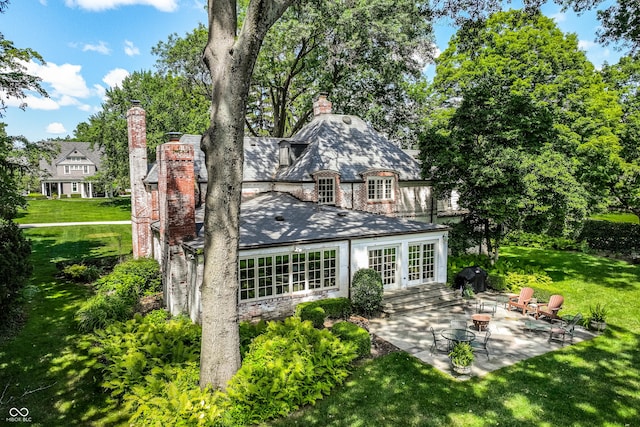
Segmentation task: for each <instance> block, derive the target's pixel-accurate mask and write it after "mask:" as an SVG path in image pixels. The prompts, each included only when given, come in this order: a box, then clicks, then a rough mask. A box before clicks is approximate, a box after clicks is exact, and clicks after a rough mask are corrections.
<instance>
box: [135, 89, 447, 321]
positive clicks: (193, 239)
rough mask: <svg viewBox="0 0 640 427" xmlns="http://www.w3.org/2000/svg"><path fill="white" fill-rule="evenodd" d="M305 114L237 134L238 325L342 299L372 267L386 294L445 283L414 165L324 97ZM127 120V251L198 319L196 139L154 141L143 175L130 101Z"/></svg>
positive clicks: (201, 189)
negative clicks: (158, 271)
mask: <svg viewBox="0 0 640 427" xmlns="http://www.w3.org/2000/svg"><path fill="white" fill-rule="evenodd" d="M314 112H315V117H314V119H313V120H312V121H311V123H309V124H308V125H307V126H306V127H304V128H303V129H302V130H301V131H300V132H299V133H298V134H296V135H294V136H293V137H291V138H245V144H244V146H245V161H244V173H243V187H242V194H243V202H242V206H241V213H240V248H239V249H240V253H239V265H238V276H239V281H240V283H239V294H238V301H239V313H240V316H241V318H242V319H253V318H276V317H282V316H286V315H290V314H291V313H292V312H293V310H294V309H295V305H296V304H298V303H300V302H303V301H310V300H317V299H322V298H328V297H338V296H342V297H348V296H349V289H350V284H351V278H352V277H353V274H354V273H355V271H357V270H358V269H361V268H373V269H375V270H377V271H378V272H379V273H380V274H381V276H382V279H383V283H384V289H385V291H388V290H394V289H401V288H407V287H411V286H415V285H424V284H434V285H435V284H437V283H443V282H445V281H446V274H447V268H446V266H447V236H448V234H447V233H448V228H447V227H446V226H443V225H437V224H435V222H436V221H437V219H438V212H437V206H438V202H437V201H436V200H434V199H433V197H432V192H431V187H430V185H429V182H428V181H426V180H424V179H423V178H422V177H421V173H420V167H419V164H418V162H417V161H416V160H415V158H414V157H412V156H411V155H410V154H407V153H406V152H404V151H403V150H401V149H400V148H398V147H397V146H395V145H394V144H392V143H391V142H389V141H388V140H387V139H385V138H384V137H382V136H381V135H380V134H378V133H377V132H375V131H374V130H373V129H372V128H371V127H370V126H368V125H367V124H366V123H364V122H363V121H362V120H361V119H359V118H357V117H354V116H347V115H338V114H332V112H331V103H330V102H329V101H328V100H327V99H326V97H323V96H321V97H320V98H319V99H318V100H317V101H316V103H315V104H314ZM127 118H128V124H129V144H130V169H131V189H132V223H133V225H132V227H133V248H134V256H136V257H144V256H153V257H154V258H156V259H157V260H158V261H159V262H160V264H161V266H162V271H163V280H164V293H165V295H164V296H165V302H166V304H167V306H168V308H169V309H170V310H171V312H172V313H178V312H187V313H189V314H190V316H191V318H192V319H193V320H194V321H198V320H199V319H200V311H201V307H200V284H201V283H202V270H203V261H204V256H203V248H204V236H203V233H202V229H201V228H202V219H201V218H202V212H201V211H202V208H201V207H199V206H200V202H201V201H202V200H201V198H202V197H203V195H204V194H206V182H207V176H206V168H205V166H204V154H203V153H202V151H201V150H200V148H199V144H200V137H199V136H196V135H183V136H182V137H181V138H179V139H178V138H174V139H173V140H171V141H170V142H169V143H166V144H163V145H161V146H160V147H158V149H157V154H156V158H157V159H158V162H157V163H156V164H155V165H153V167H152V168H151V169H148V168H147V162H146V124H145V113H144V110H142V109H141V108H140V107H138V106H134V107H133V108H132V109H131V110H130V111H129V114H128V117H127ZM147 170H149V172H148V173H147ZM201 195H202V196H201ZM409 218H410V219H412V220H409Z"/></svg>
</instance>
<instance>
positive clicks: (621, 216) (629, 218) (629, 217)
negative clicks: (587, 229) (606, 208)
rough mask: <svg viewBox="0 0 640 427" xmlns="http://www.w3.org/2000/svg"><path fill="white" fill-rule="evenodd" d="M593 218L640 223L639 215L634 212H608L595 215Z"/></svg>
mask: <svg viewBox="0 0 640 427" xmlns="http://www.w3.org/2000/svg"><path fill="white" fill-rule="evenodd" d="M591 219H597V220H600V221H609V222H630V223H633V224H638V223H640V220H638V217H637V216H636V215H634V214H632V213H607V214H600V215H594V216H593V217H591Z"/></svg>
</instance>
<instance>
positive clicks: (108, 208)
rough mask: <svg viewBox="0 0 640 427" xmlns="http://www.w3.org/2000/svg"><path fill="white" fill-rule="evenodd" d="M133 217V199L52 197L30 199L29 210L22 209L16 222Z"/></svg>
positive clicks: (122, 218)
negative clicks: (50, 198)
mask: <svg viewBox="0 0 640 427" xmlns="http://www.w3.org/2000/svg"><path fill="white" fill-rule="evenodd" d="M129 219H131V200H130V199H128V198H114V199H52V200H29V207H28V209H27V211H20V212H19V213H18V217H17V218H16V219H15V222H16V223H18V224H37V223H49V222H75V221H124V220H129Z"/></svg>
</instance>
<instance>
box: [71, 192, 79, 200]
mask: <svg viewBox="0 0 640 427" xmlns="http://www.w3.org/2000/svg"><path fill="white" fill-rule="evenodd" d="M69 197H70V198H71V199H81V198H82V194H80V193H72V194H69Z"/></svg>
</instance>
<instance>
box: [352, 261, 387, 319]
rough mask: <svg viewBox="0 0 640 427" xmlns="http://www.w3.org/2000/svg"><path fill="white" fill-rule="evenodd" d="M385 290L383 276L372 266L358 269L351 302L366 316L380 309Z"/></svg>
mask: <svg viewBox="0 0 640 427" xmlns="http://www.w3.org/2000/svg"><path fill="white" fill-rule="evenodd" d="M383 291H384V288H383V285H382V278H381V277H380V274H379V273H378V272H377V271H375V270H373V269H371V268H363V269H360V270H358V271H356V273H355V274H354V275H353V281H352V283H351V303H352V304H353V308H354V310H355V311H356V312H358V313H360V314H363V315H365V316H368V315H371V314H373V313H375V312H377V311H379V310H380V308H381V306H382V294H383Z"/></svg>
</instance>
